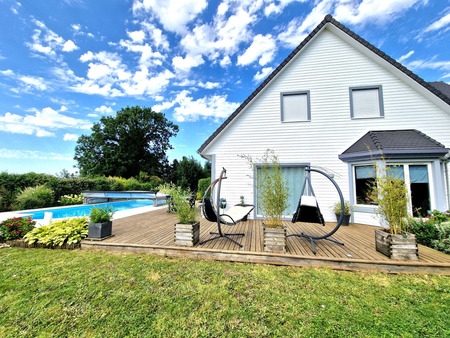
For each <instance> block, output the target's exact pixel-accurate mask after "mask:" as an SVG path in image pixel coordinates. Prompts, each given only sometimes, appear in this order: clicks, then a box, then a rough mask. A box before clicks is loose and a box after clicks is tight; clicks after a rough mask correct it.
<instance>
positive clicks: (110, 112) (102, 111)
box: [94, 106, 114, 116]
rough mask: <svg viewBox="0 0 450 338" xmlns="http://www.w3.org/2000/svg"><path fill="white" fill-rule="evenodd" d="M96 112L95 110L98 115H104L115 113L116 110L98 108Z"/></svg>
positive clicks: (103, 107) (104, 107)
mask: <svg viewBox="0 0 450 338" xmlns="http://www.w3.org/2000/svg"><path fill="white" fill-rule="evenodd" d="M94 110H95V112H96V113H99V114H102V115H106V114H112V113H114V109H112V108H111V107H106V106H101V107H97V108H95V109H94ZM97 116H98V115H97Z"/></svg>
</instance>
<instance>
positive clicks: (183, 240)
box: [175, 222, 200, 246]
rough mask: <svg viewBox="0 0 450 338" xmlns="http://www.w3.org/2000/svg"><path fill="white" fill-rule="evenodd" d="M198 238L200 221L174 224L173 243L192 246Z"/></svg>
mask: <svg viewBox="0 0 450 338" xmlns="http://www.w3.org/2000/svg"><path fill="white" fill-rule="evenodd" d="M199 239H200V222H197V223H195V224H179V223H177V224H175V245H181V246H194V245H195V244H197V243H198V241H199Z"/></svg>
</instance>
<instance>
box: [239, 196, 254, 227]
mask: <svg viewBox="0 0 450 338" xmlns="http://www.w3.org/2000/svg"><path fill="white" fill-rule="evenodd" d="M239 200H240V201H239V204H237V205H240V206H242V207H248V206H252V205H251V204H245V198H244V196H242V195H241V196H240V197H239ZM247 217H248V215H245V216H244V218H242V220H241V222H246V221H247Z"/></svg>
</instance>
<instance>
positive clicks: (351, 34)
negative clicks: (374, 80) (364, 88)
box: [197, 14, 450, 154]
mask: <svg viewBox="0 0 450 338" xmlns="http://www.w3.org/2000/svg"><path fill="white" fill-rule="evenodd" d="M326 24H332V25H333V26H334V27H336V28H337V29H339V30H340V31H342V32H344V33H345V34H346V35H347V36H349V37H350V38H352V39H354V40H355V41H357V42H358V43H359V44H360V45H362V46H363V47H366V48H367V49H369V50H370V51H372V52H373V53H375V54H376V55H377V56H379V57H380V58H382V59H384V60H385V61H387V62H388V63H389V64H391V65H392V66H394V67H395V68H397V69H398V70H400V71H401V72H402V73H404V74H405V75H407V76H408V77H409V78H411V79H412V80H414V81H415V82H417V83H418V84H419V85H421V86H423V87H424V88H425V89H427V90H428V91H430V92H431V93H433V94H434V95H435V96H437V97H438V98H440V99H441V100H442V101H444V102H445V103H446V104H448V105H450V96H448V95H445V94H444V93H443V92H442V91H441V90H442V88H441V87H439V86H434V85H432V84H430V83H428V82H426V81H425V80H423V79H422V78H421V77H419V76H418V75H416V74H414V73H413V72H412V71H410V70H409V69H407V68H406V67H405V66H403V65H402V64H400V63H399V62H397V61H396V60H394V59H393V58H391V57H390V56H389V55H387V54H385V53H384V52H382V51H381V50H379V49H378V48H376V47H375V46H373V45H372V44H370V43H369V42H367V41H366V40H364V39H363V38H362V37H360V36H359V35H358V34H356V33H354V32H353V31H351V30H350V29H349V28H347V27H345V26H344V25H342V24H341V23H340V22H338V21H336V20H335V19H334V18H333V17H332V16H331V15H330V14H328V15H326V16H325V18H324V19H323V20H322V22H320V23H319V25H317V27H316V28H314V30H313V31H312V32H311V33H310V34H309V35H308V36H307V37H306V38H305V39H304V40H303V41H302V42H301V43H300V44H299V45H298V46H297V47H296V48H295V49H294V50H293V51H292V52H291V53H290V54H289V55H288V56H287V58H286V59H284V60H283V62H281V63H280V64H279V65H278V67H277V68H276V69H275V70H274V71H273V72H272V73H271V74H270V75H269V76H268V77H267V78H266V79H265V80H264V81H263V82H262V83H261V84H260V85H259V86H258V87H257V88H256V89H255V90H254V91H253V93H251V94H250V96H249V97H247V99H246V100H245V101H244V102H243V103H242V104H241V105H240V106H239V107H238V108H237V109H236V110H235V111H234V112H233V113H232V114H231V115H230V116H229V117H228V118H227V119H226V120H225V121H224V122H223V123H222V125H220V126H219V128H217V129H216V131H215V132H214V133H213V134H212V135H211V136H210V137H209V138H208V139H207V140H206V141H205V142H204V143H203V144H202V145H201V146H200V148H199V149H198V150H197V152H198V153H199V154H201V153H202V152H203V151H204V150H205V148H206V147H207V146H208V145H209V144H210V143H211V142H212V141H213V140H214V139H215V138H216V137H217V136H218V135H219V134H220V133H221V132H222V131H223V130H224V129H225V128H226V127H227V126H228V125H229V124H230V123H231V122H232V121H233V120H234V119H235V118H236V117H237V116H238V115H239V114H240V112H241V111H242V110H244V108H246V107H247V106H248V105H249V103H250V102H251V101H252V100H253V99H254V98H255V97H256V96H257V95H258V94H259V93H260V92H261V91H262V90H263V89H264V88H265V87H266V86H267V85H268V84H269V83H270V82H271V81H272V80H273V79H274V78H275V77H276V76H277V75H278V74H279V73H280V72H281V71H282V70H283V69H284V67H285V66H286V65H287V64H288V63H289V62H290V61H291V60H292V59H293V58H294V57H295V56H296V55H297V54H298V53H299V52H300V51H301V50H302V49H303V48H304V47H305V46H306V45H307V44H308V43H309V42H310V41H311V40H312V39H313V38H314V37H315V36H316V35H317V34H318V33H319V31H321V30H322V28H323V27H324V26H325V25H326ZM433 84H435V83H433Z"/></svg>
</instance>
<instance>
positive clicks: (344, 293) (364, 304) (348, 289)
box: [0, 248, 450, 337]
mask: <svg viewBox="0 0 450 338" xmlns="http://www.w3.org/2000/svg"><path fill="white" fill-rule="evenodd" d="M19 335H20V336H24V337H35V336H38V337H52V336H58V337H60V336H65V337H66V336H67V337H74V336H77V337H78V336H82V337H125V336H130V337H134V336H172V337H197V336H200V337H219V336H228V337H239V336H251V337H252V336H253V337H269V336H270V337H285V336H350V335H351V336H377V337H380V336H406V337H408V336H411V337H412V336H441V337H444V336H449V335H450V279H449V278H448V277H443V276H429V275H388V274H382V273H363V272H338V271H332V270H329V269H312V268H296V267H279V266H268V265H251V264H239V263H226V262H225V263H222V262H215V261H201V260H188V259H180V258H170V257H161V256H153V255H144V254H140V255H136V254H119V253H106V252H92V251H80V250H77V251H65V250H48V249H16V248H9V249H2V250H0V336H1V337H17V336H19Z"/></svg>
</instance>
